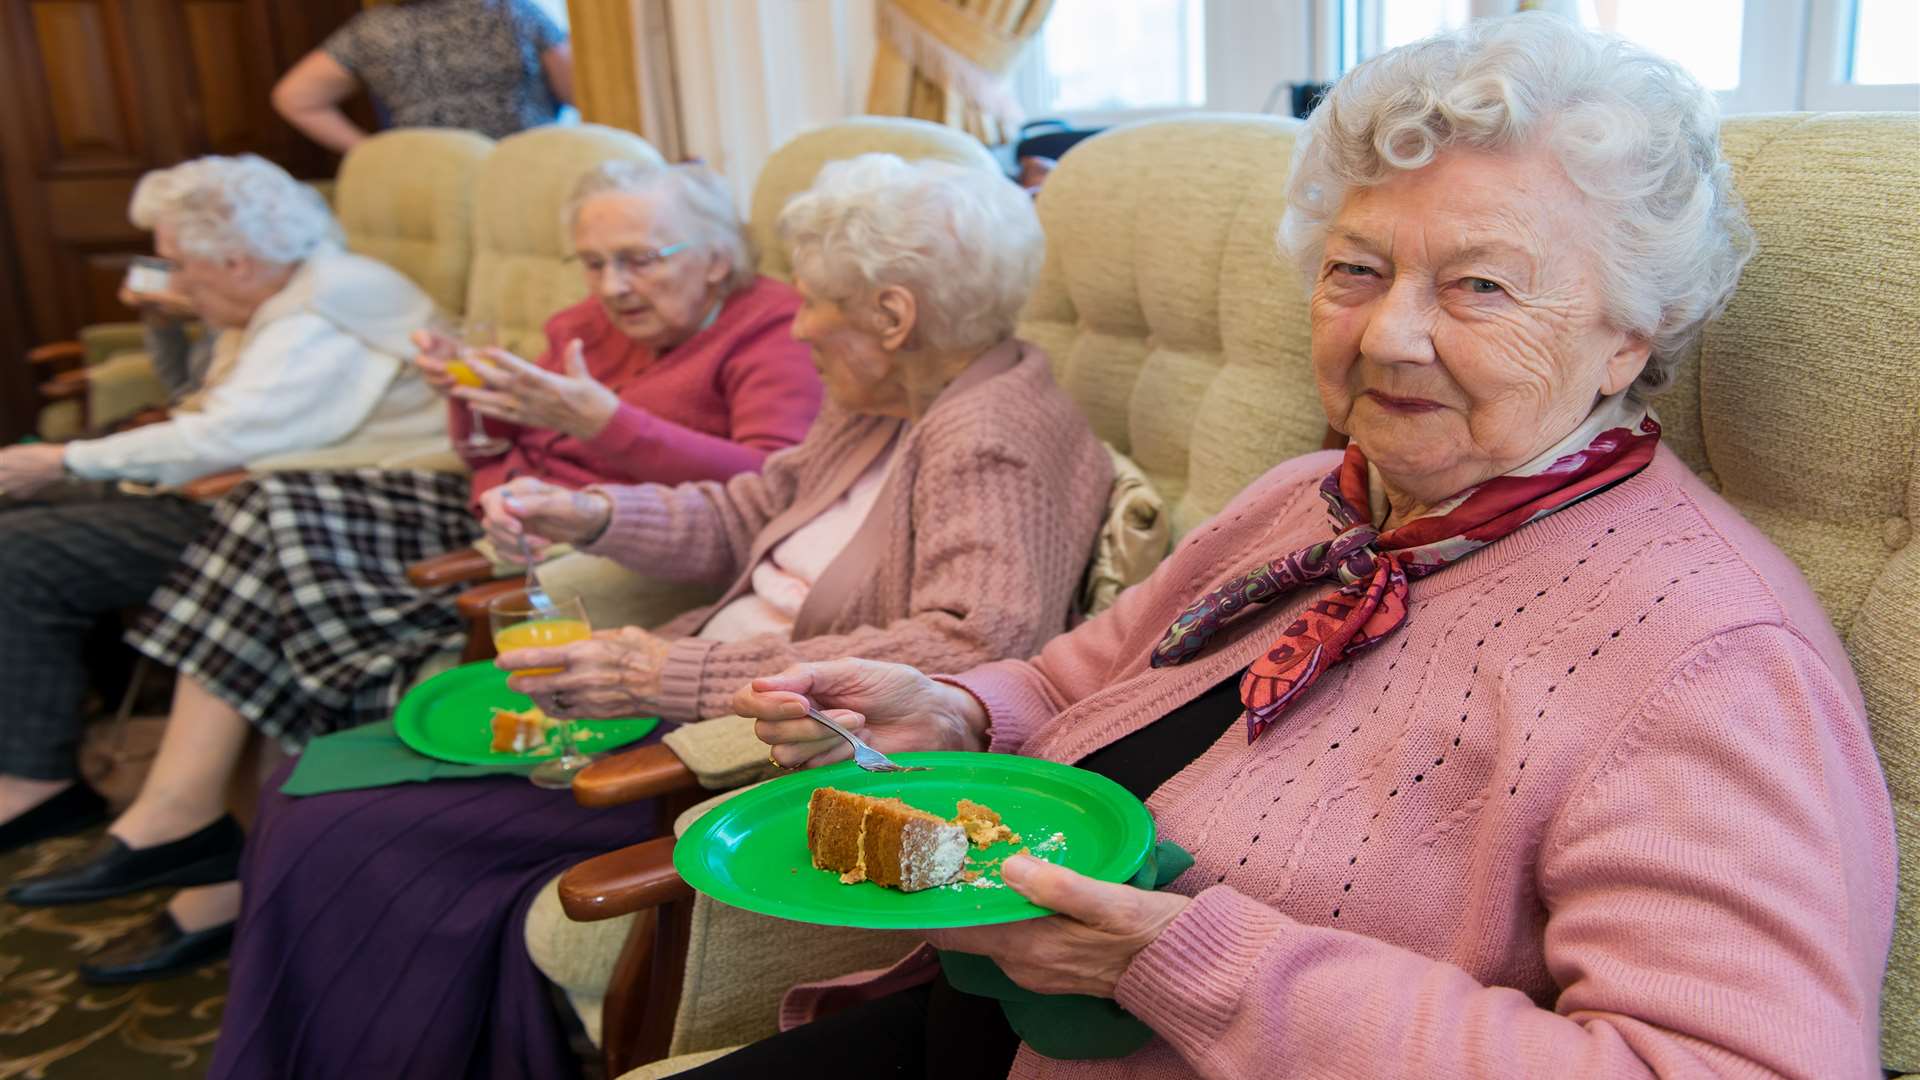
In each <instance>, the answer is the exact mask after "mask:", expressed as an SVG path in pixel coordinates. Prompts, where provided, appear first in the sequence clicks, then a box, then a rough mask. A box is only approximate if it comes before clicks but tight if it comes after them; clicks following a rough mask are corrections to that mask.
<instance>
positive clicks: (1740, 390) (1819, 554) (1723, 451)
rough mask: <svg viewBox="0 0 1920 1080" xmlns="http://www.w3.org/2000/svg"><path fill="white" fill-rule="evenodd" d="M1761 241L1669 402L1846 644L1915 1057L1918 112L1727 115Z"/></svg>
mask: <svg viewBox="0 0 1920 1080" xmlns="http://www.w3.org/2000/svg"><path fill="white" fill-rule="evenodd" d="M1722 142H1723V144H1724V146H1725V148H1726V153H1727V157H1728V159H1729V160H1730V161H1731V163H1732V165H1733V169H1734V180H1735V183H1736V185H1737V186H1738V188H1739V190H1740V194H1741V196H1742V197H1743V198H1744V199H1745V200H1746V203H1747V211H1748V214H1749V216H1750V218H1751V220H1752V222H1753V227H1754V231H1755V233H1756V234H1757V236H1758V239H1759V244H1760V251H1759V254H1758V255H1757V256H1756V257H1755V258H1754V260H1753V262H1752V264H1751V265H1749V266H1748V267H1747V271H1746V273H1745V275H1744V276H1743V277H1742V278H1741V280H1740V287H1739V289H1738V290H1737V291H1736V292H1735V294H1734V297H1733V301H1732V303H1731V304H1729V305H1728V307H1727V310H1726V313H1725V314H1724V315H1723V316H1721V318H1720V319H1718V320H1717V321H1715V322H1714V323H1713V325H1712V326H1710V327H1709V328H1708V330H1707V333H1706V335H1705V338H1704V340H1703V341H1702V343H1701V346H1700V348H1699V350H1698V355H1697V357H1696V358H1695V361H1696V362H1695V365H1694V367H1693V368H1692V370H1690V371H1688V372H1687V373H1686V374H1685V375H1684V377H1683V378H1682V380H1681V381H1680V382H1679V383H1678V384H1677V385H1676V386H1675V387H1674V388H1673V389H1672V390H1671V391H1669V392H1668V393H1667V394H1665V395H1663V396H1662V397H1661V398H1660V400H1659V402H1658V407H1659V410H1660V416H1661V420H1662V421H1663V423H1664V424H1665V427H1666V432H1667V434H1666V439H1665V441H1666V442H1667V443H1668V445H1670V446H1672V447H1674V448H1675V449H1676V450H1677V451H1678V452H1679V453H1680V455H1681V456H1682V457H1683V458H1685V459H1686V461H1687V463H1688V464H1689V465H1691V466H1692V467H1693V468H1694V469H1695V471H1697V472H1699V473H1701V475H1702V476H1704V477H1705V478H1706V479H1707V481H1708V482H1709V483H1710V484H1712V485H1713V486H1714V487H1716V488H1717V489H1718V490H1719V491H1720V492H1721V493H1722V494H1723V495H1725V496H1726V497H1727V499H1728V501H1730V502H1731V503H1733V505H1735V506H1736V507H1739V509H1740V512H1741V513H1742V514H1744V515H1746V517H1747V518H1748V520H1750V521H1752V522H1753V523H1754V524H1756V525H1758V526H1759V527H1760V528H1762V529H1764V530H1765V531H1766V533H1767V535H1768V536H1769V537H1771V538H1772V539H1773V541H1774V543H1776V544H1778V545H1780V548H1781V550H1783V551H1785V552H1786V553H1787V554H1788V555H1789V556H1791V557H1792V558H1793V560H1794V561H1795V562H1796V563H1798V564H1799V565H1800V568H1801V570H1802V571H1803V572H1804V573H1805V574H1806V577H1807V580H1808V582H1809V583H1810V584H1811V585H1812V586H1813V589H1814V592H1815V593H1817V594H1818V595H1819V597H1820V600H1821V603H1822V604H1823V605H1824V606H1825V607H1826V610H1827V614H1828V615H1829V616H1830V617H1831V618H1832V619H1833V623H1834V626H1835V627H1837V628H1838V629H1839V631H1840V633H1841V635H1842V636H1843V637H1844V638H1845V640H1846V643H1847V647H1848V650H1849V651H1850V652H1851V653H1852V656H1853V663H1854V670H1855V673H1856V674H1857V675H1858V676H1859V679H1860V685H1861V688H1862V690H1863V691H1864V692H1865V695H1866V699H1867V709H1868V713H1869V715H1870V717H1871V719H1872V723H1873V737H1874V746H1875V749H1876V750H1878V751H1879V754H1880V761H1881V764H1882V766H1883V767H1884V768H1885V770H1886V774H1887V785H1888V787H1889V789H1890V790H1891V791H1892V794H1893V801H1894V814H1895V819H1896V824H1897V827H1898V828H1899V831H1900V839H1901V848H1900V850H1901V856H1902V858H1901V864H1902V866H1903V867H1905V873H1904V874H1903V875H1902V878H1901V885H1900V898H1901V907H1900V911H1899V914H1898V916H1897V919H1896V923H1895V929H1894V945H1893V956H1892V961H1891V963H1890V965H1889V969H1888V972H1887V981H1886V986H1885V1000H1884V1002H1883V1007H1882V1010H1881V1016H1882V1052H1883V1055H1884V1061H1885V1064H1886V1065H1887V1066H1889V1067H1890V1068H1895V1069H1898V1070H1905V1071H1914V1070H1920V873H1916V872H1915V870H1914V868H1915V867H1920V631H1916V627H1920V549H1916V547H1915V545H1914V543H1913V516H1914V513H1915V508H1916V506H1920V469H1917V468H1916V463H1917V462H1920V430H1917V428H1916V423H1915V417H1916V415H1917V414H1920V364H1916V363H1915V348H1916V346H1915V342H1916V341H1920V292H1917V291H1916V287H1915V284H1914V282H1915V281H1916V280H1920V217H1917V216H1916V215H1915V213H1914V195H1913V193H1914V191H1915V190H1916V189H1920V115H1915V114H1912V113H1906V114H1880V115H1873V114H1852V115H1849V114H1825V115H1813V114H1793V115H1780V116H1754V117H1739V118H1736V119H1733V120H1729V121H1727V123H1726V125H1725V126H1724V128H1723V129H1722Z"/></svg>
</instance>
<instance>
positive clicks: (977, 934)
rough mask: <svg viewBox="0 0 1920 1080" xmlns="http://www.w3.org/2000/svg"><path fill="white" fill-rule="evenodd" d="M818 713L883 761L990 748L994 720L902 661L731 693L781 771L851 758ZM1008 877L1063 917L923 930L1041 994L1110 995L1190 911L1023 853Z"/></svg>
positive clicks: (810, 669)
mask: <svg viewBox="0 0 1920 1080" xmlns="http://www.w3.org/2000/svg"><path fill="white" fill-rule="evenodd" d="M808 700H811V701H812V702H813V703H814V705H815V706H816V707H818V708H820V709H821V710H823V711H825V712H826V713H827V714H828V715H829V716H831V717H833V718H834V719H835V720H837V721H839V722H840V723H841V724H842V725H844V726H845V727H846V728H847V729H848V730H850V731H852V732H854V733H855V734H856V735H859V736H860V737H861V738H862V739H864V740H865V741H866V742H867V743H869V744H870V745H872V746H873V748H874V749H876V750H879V751H881V752H882V753H889V754H891V753H897V752H899V751H903V750H983V749H985V748H986V745H987V721H988V717H987V712H986V709H985V708H983V707H982V706H981V704H980V702H979V701H977V700H975V698H974V696H973V695H972V694H969V693H967V692H966V691H965V690H962V689H960V688H959V687H957V686H952V685H950V684H947V683H943V682H938V681H936V680H934V679H931V678H928V677H927V676H926V675H924V674H922V673H921V672H920V671H919V670H918V669H915V668H912V667H908V666H907V665H905V664H887V663H881V662H880V661H877V660H829V661H824V662H820V663H808V664H795V665H794V666H792V667H790V668H788V669H786V670H785V671H782V672H780V673H779V674H777V675H769V676H766V677H763V678H759V679H755V680H753V681H752V682H751V683H748V684H747V685H746V686H744V687H741V688H740V690H739V691H738V692H737V693H735V694H734V696H733V708H734V711H735V712H738V713H739V714H740V715H742V716H748V717H752V718H753V720H754V725H753V731H754V734H755V735H756V736H758V737H759V739H760V741H761V742H764V743H767V744H768V745H769V746H771V747H772V748H773V749H772V751H771V755H772V758H773V760H774V763H775V764H778V765H780V766H782V767H784V768H812V767H816V766H820V765H827V764H831V763H833V762H835V761H841V760H844V759H845V758H847V757H848V756H849V751H848V749H847V744H846V743H845V742H843V741H842V740H841V739H840V738H838V737H837V736H835V735H833V734H831V733H830V732H826V731H823V730H822V729H821V727H820V725H819V724H817V723H815V722H814V721H812V720H810V719H808V718H807V714H806V705H807V702H808ZM1000 876H1001V880H1003V881H1005V882H1006V884H1007V886H1008V887H1009V888H1011V889H1013V890H1014V891H1015V892H1017V893H1019V894H1020V895H1021V896H1024V897H1026V898H1027V899H1028V900H1031V901H1033V902H1034V903H1036V904H1038V905H1040V906H1041V907H1044V908H1048V909H1050V910H1052V911H1057V912H1059V913H1060V914H1058V915H1053V916H1050V917H1048V918H1044V919H1030V920H1028V921H1026V922H1019V923H1008V924H999V925H993V926H982V927H969V928H965V929H958V930H934V931H928V932H927V940H928V941H931V942H932V943H933V944H934V945H935V946H937V947H939V948H942V949H951V950H953V951H956V952H970V953H980V954H982V955H985V956H989V957H991V958H993V960H994V962H995V963H997V964H999V965H1000V968H1001V970H1003V971H1005V972H1006V973H1007V976H1008V977H1009V978H1011V979H1012V980H1013V981H1014V982H1016V983H1018V984H1020V985H1021V986H1023V987H1025V988H1026V989H1028V990H1033V991H1035V992H1038V993H1042V994H1092V995H1095V996H1098V997H1112V996H1113V990H1114V986H1115V985H1116V984H1118V982H1119V980H1120V976H1121V974H1122V973H1123V972H1125V971H1126V969H1127V965H1128V964H1130V963H1132V962H1133V957H1134V955H1135V954H1137V953H1138V952H1139V951H1140V950H1141V949H1143V948H1145V947H1146V946H1147V945H1148V944H1149V943H1151V942H1152V941H1153V940H1154V939H1155V938H1157V937H1159V936H1160V931H1161V930H1163V929H1165V927H1166V925H1167V924H1168V923H1170V922H1172V921H1173V920H1174V918H1175V917H1177V916H1178V915H1179V914H1180V912H1181V911H1182V910H1184V909H1185V908H1186V906H1187V903H1188V899H1187V898H1186V897H1184V896H1181V895H1178V894H1176V893H1164V892H1148V891H1147V890H1144V889H1136V888H1134V887H1133V886H1131V885H1116V884H1112V883H1110V882H1105V881H1096V880H1094V879H1093V878H1090V877H1087V876H1086V875H1084V874H1078V873H1075V872H1074V871H1072V870H1069V869H1067V868H1066V867H1064V866H1056V865H1054V864H1052V863H1049V862H1045V861H1042V860H1040V859H1036V858H1033V857H1032V856H1026V855H1016V856H1014V857H1012V858H1010V859H1008V860H1007V861H1006V862H1005V863H1004V864H1002V866H1001V870H1000Z"/></svg>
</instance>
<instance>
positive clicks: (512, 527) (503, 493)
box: [480, 476, 613, 562]
mask: <svg viewBox="0 0 1920 1080" xmlns="http://www.w3.org/2000/svg"><path fill="white" fill-rule="evenodd" d="M480 515H481V522H480V524H481V527H482V528H484V529H485V530H486V533H487V540H488V541H489V542H491V543H492V544H493V546H494V549H495V550H496V551H498V552H499V554H500V557H501V558H503V559H509V560H513V561H515V562H517V561H519V558H520V543H521V538H522V537H525V539H526V547H527V551H528V554H530V555H531V556H532V557H533V559H534V560H535V561H536V562H537V561H538V560H539V559H540V557H541V556H542V555H544V554H545V553H546V550H547V548H549V547H551V546H552V545H554V544H556V543H558V544H577V543H580V542H581V541H584V540H588V539H590V538H592V537H596V536H599V535H600V534H601V533H602V532H604V531H606V528H607V523H608V522H609V521H611V520H612V519H613V500H612V499H609V498H607V497H606V496H605V495H603V494H601V493H600V492H597V491H570V490H568V489H566V488H563V487H560V486H559V485H557V484H549V483H547V482H546V481H545V480H535V479H534V478H533V477H531V476H523V477H520V478H519V479H517V480H512V481H509V482H507V483H505V484H501V485H500V486H498V487H494V488H489V489H488V490H487V492H486V494H484V495H482V496H480Z"/></svg>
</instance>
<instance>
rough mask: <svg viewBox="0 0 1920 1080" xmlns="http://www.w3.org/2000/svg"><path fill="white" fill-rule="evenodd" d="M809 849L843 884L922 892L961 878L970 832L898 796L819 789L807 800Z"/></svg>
mask: <svg viewBox="0 0 1920 1080" xmlns="http://www.w3.org/2000/svg"><path fill="white" fill-rule="evenodd" d="M807 851H808V853H809V854H811V855H812V856H813V865H814V866H815V867H817V868H819V869H821V870H834V871H838V872H839V874H840V880H841V882H843V883H845V884H848V885H851V884H854V883H855V882H860V881H871V882H873V883H874V884H875V885H885V886H887V887H888V888H893V889H899V890H900V891H901V892H919V891H920V890H921V889H931V888H933V887H934V886H936V885H945V884H947V883H948V882H950V881H953V880H954V879H956V878H958V877H959V876H960V871H961V870H963V869H965V867H966V862H967V832H966V830H965V829H963V828H961V827H960V826H958V825H956V824H954V823H953V822H951V821H947V820H946V819H944V818H941V817H938V816H936V815H933V814H929V813H927V812H926V811H925V810H919V809H915V808H914V807H911V806H908V805H907V804H906V803H904V802H901V801H900V800H899V799H875V798H872V797H870V796H867V795H856V794H854V793H853V792H850V791H840V790H838V789H836V788H817V789H815V791H814V793H813V797H812V799H811V800H810V801H809V802H808V803H807Z"/></svg>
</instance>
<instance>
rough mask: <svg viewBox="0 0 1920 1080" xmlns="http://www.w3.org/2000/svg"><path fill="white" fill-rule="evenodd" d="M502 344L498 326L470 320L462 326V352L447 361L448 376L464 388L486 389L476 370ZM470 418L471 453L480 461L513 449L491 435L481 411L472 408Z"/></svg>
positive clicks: (468, 433) (469, 442)
mask: <svg viewBox="0 0 1920 1080" xmlns="http://www.w3.org/2000/svg"><path fill="white" fill-rule="evenodd" d="M498 344H500V331H499V329H498V328H497V327H495V326H494V324H492V323H490V322H486V321H483V320H480V319H468V320H467V321H466V322H465V323H463V324H461V327H460V352H459V354H458V355H457V356H456V357H455V358H454V359H452V360H449V361H447V374H449V375H451V376H453V381H454V382H456V383H459V384H460V385H461V386H468V387H479V386H485V385H486V384H487V383H486V380H484V379H482V378H481V377H480V373H479V372H477V371H475V370H473V366H474V365H475V364H485V363H487V362H488V361H487V360H486V359H485V358H484V353H485V350H487V349H491V348H493V347H494V346H496V345H498ZM468 415H470V416H472V417H473V428H472V430H470V431H468V432H467V445H466V450H467V453H468V454H469V455H470V456H472V457H476V458H486V457H499V456H500V455H501V454H504V453H506V452H507V451H508V450H509V449H511V448H512V447H511V444H510V443H508V442H507V440H505V439H502V438H500V437H498V436H496V435H489V434H488V433H487V422H486V421H485V420H484V419H482V418H481V416H480V410H478V409H475V408H473V407H472V406H468Z"/></svg>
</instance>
